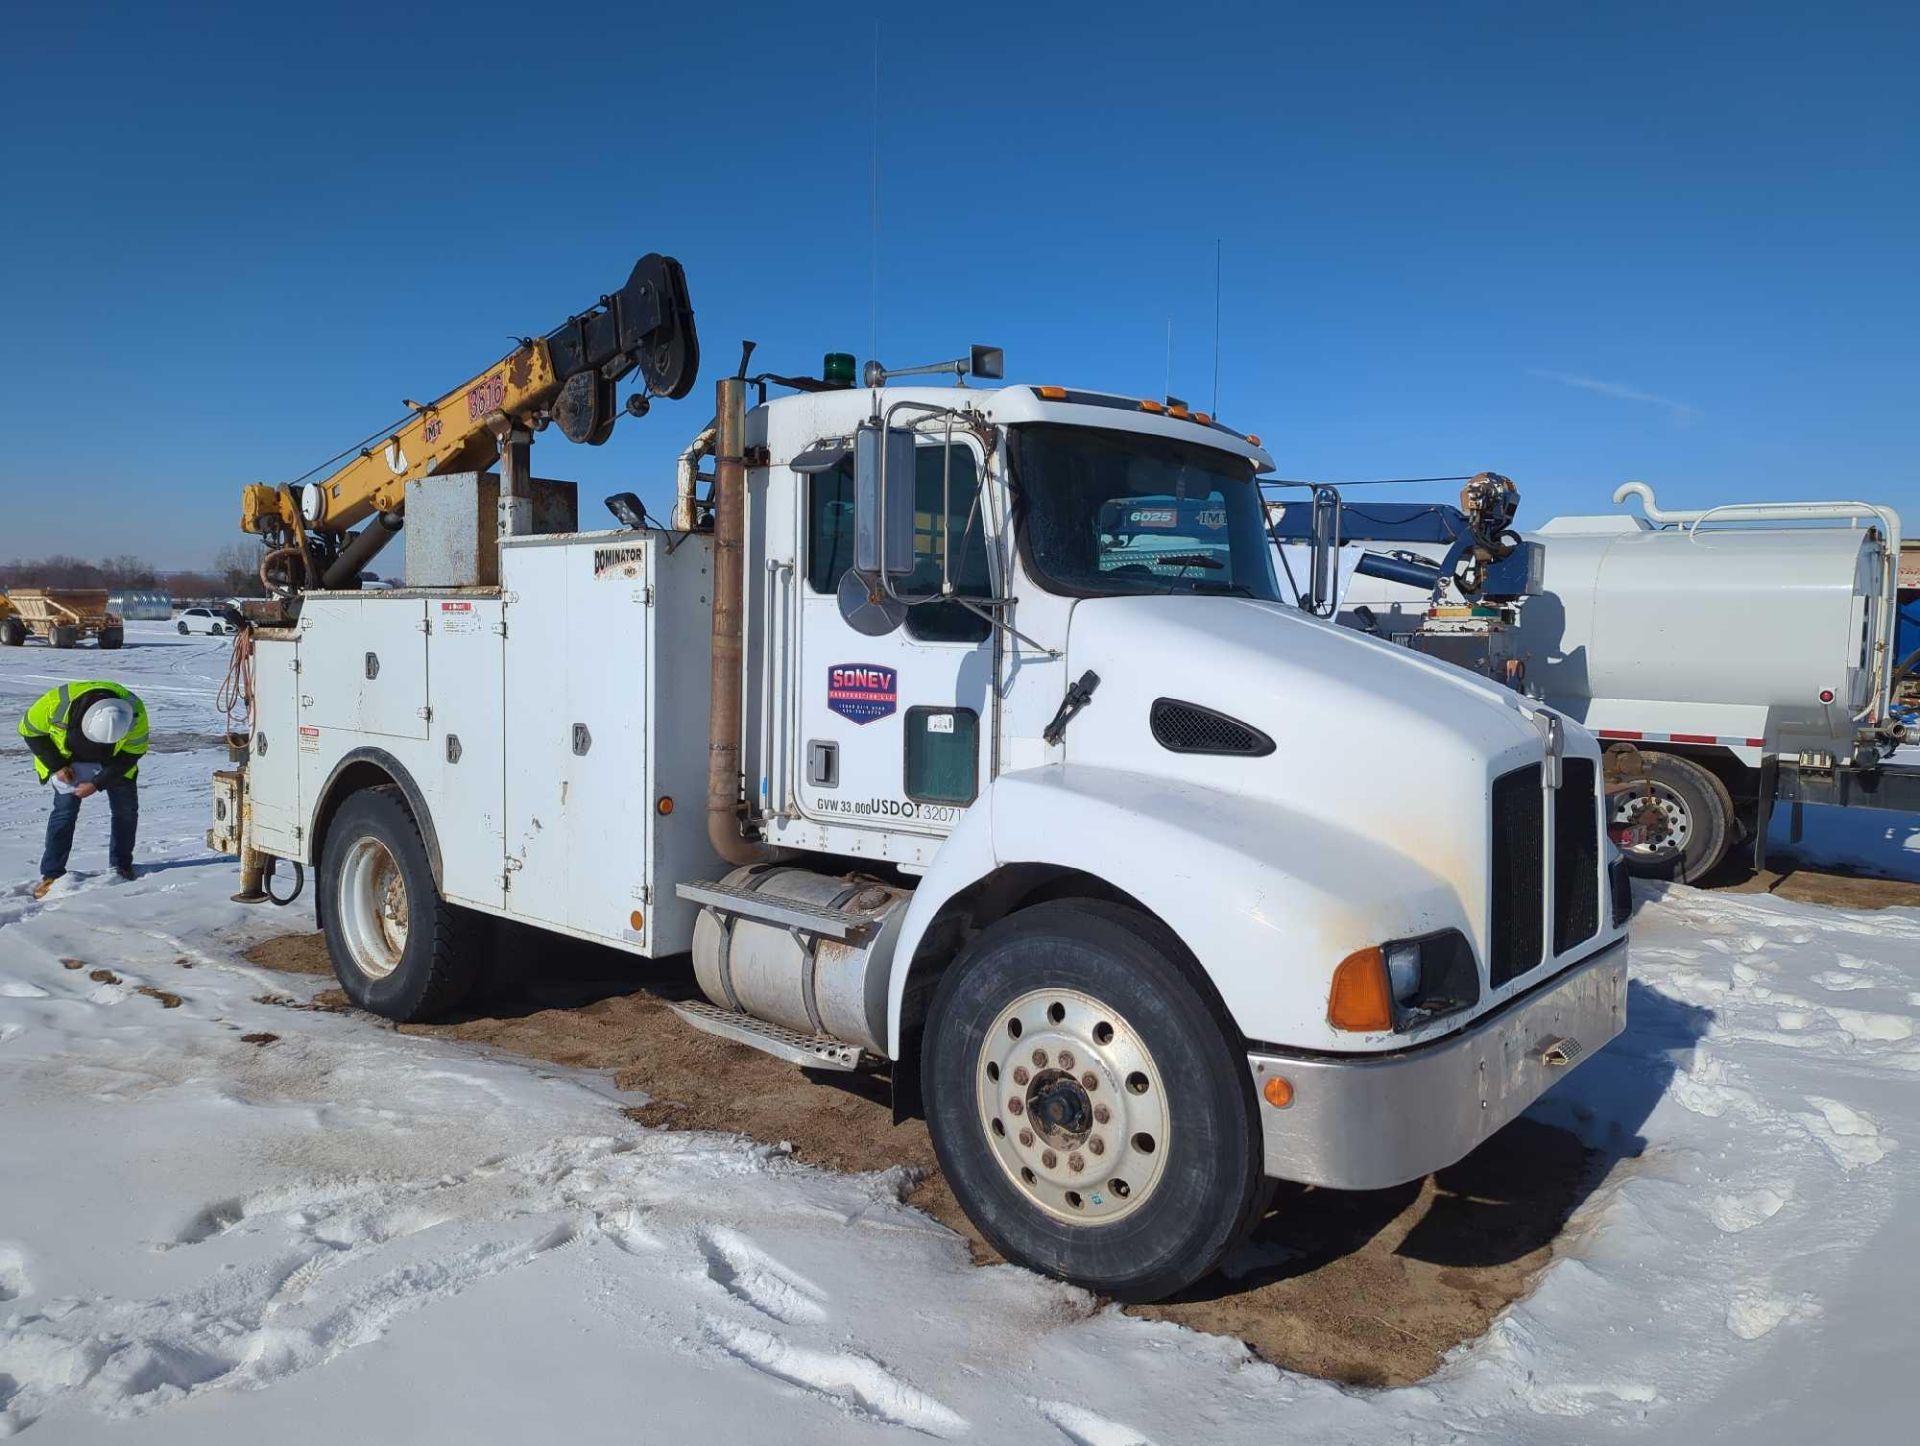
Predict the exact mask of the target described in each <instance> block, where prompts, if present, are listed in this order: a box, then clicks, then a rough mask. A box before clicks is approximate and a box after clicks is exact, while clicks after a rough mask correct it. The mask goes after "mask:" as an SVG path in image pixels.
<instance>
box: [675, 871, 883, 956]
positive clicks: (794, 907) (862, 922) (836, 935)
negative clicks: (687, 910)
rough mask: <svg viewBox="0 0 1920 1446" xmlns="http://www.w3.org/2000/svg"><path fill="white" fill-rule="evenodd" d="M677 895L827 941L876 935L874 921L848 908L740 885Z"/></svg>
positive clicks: (686, 888)
mask: <svg viewBox="0 0 1920 1446" xmlns="http://www.w3.org/2000/svg"><path fill="white" fill-rule="evenodd" d="M675 892H676V893H678V894H679V895H680V897H681V898H683V899H686V900H688V901H689V902H690V903H695V904H700V905H702V906H704V907H706V908H709V909H714V910H717V911H718V912H720V913H722V914H738V915H739V916H740V917H741V918H743V919H753V920H756V921H758V922H759V923H762V924H774V925H777V926H779V927H780V928H782V929H800V930H802V931H804V932H806V933H808V934H819V935H822V936H823V937H825V938H828V939H845V940H847V941H849V942H852V943H858V942H859V941H861V940H863V939H865V938H866V937H867V936H868V935H870V934H872V933H873V930H874V925H875V923H876V921H875V920H873V919H871V918H869V917H867V915H865V914H853V913H849V912H847V911H846V910H845V909H829V908H827V907H826V906H824V905H821V904H804V903H801V902H799V901H798V900H796V899H776V898H772V897H770V896H769V895H766V894H762V893H758V892H756V891H755V890H753V889H749V888H743V887H741V886H740V885H738V884H679V885H677V886H676V887H675Z"/></svg>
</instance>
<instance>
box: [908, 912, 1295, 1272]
mask: <svg viewBox="0 0 1920 1446" xmlns="http://www.w3.org/2000/svg"><path fill="white" fill-rule="evenodd" d="M1180 952H1181V946H1180V944H1179V941H1178V940H1177V939H1175V938H1174V937H1173V935H1172V934H1171V933H1169V932H1168V931H1167V930H1166V929H1164V928H1163V927H1161V926H1160V925H1159V924H1158V923H1156V921H1154V920H1153V919H1151V918H1148V917H1147V916H1145V915H1143V914H1141V913H1139V912H1137V911H1136V910H1132V909H1128V908H1124V907H1121V906H1119V905H1115V904H1108V903H1103V902H1095V901H1090V900H1061V901H1056V902H1051V903H1045V904H1039V905H1036V906H1034V907H1033V908H1030V909H1024V910H1021V911H1020V912H1019V913H1016V914H1013V915H1011V916H1009V917H1008V918H1006V919H1003V920H1001V921H1000V922H999V923H997V924H994V925H993V926H992V927H990V928H988V929H986V930H985V931H984V932H982V933H981V934H980V936H979V937H978V938H977V939H975V940H974V941H973V942H972V943H971V944H970V945H969V946H968V947H967V949H966V950H965V952H964V953H963V954H962V955H961V957H960V958H959V959H958V960H957V961H956V962H955V963H954V965H953V967H952V968H951V969H949V970H948V971H947V974H946V976H945V977H944V978H943V979H942V980H941V981H940V987H939V989H938V991H937V992H936V994H935V996H934V1001H933V1006H932V1009H931V1010H930V1012H929V1014H928V1018H927V1024H926V1032H925V1034H924V1036H923V1040H924V1044H923V1047H922V1054H921V1076H922V1090H923V1093H924V1096H925V1099H926V1102H927V1123H928V1127H929V1130H930V1132H931V1134H932V1137H933V1146H934V1151H935V1153H936V1154H937V1155H938V1156H939V1159H940V1167H941V1169H942V1170H943V1171H945V1173H946V1177H947V1182H948V1184H949V1185H951V1186H952V1187H953V1192H954V1195H955V1197H956V1198H957V1199H958V1200H959V1202H960V1206H961V1208H962V1209H963V1210H965V1211H966V1213H967V1217H968V1218H969V1219H970V1220H972V1221H973V1223H974V1224H975V1225H976V1226H977V1227H978V1228H979V1230H980V1233H981V1234H982V1235H984V1236H985V1237H986V1238H987V1240H988V1241H989V1242H990V1243H991V1244H992V1245H993V1246H994V1248H995V1249H997V1250H999V1251H1000V1252H1001V1253H1002V1254H1003V1255H1005V1256H1007V1257H1008V1258H1009V1259H1011V1260H1016V1261H1019V1262H1020V1263H1021V1264H1023V1265H1027V1266H1030V1267H1032V1268H1033V1269H1035V1270H1038V1271H1042V1272H1044V1273H1045V1274H1048V1275H1053V1276H1057V1277H1059V1278H1060V1279H1062V1280H1067V1281H1071V1282H1073V1283H1074V1284H1076V1285H1081V1286H1085V1287H1086V1288H1087V1289H1089V1290H1093V1291H1097V1292H1099V1293H1100V1294H1102V1295H1107V1296H1112V1297H1114V1298H1115V1299H1119V1300H1125V1301H1149V1300H1159V1299H1162V1298H1164V1297H1166V1296H1168V1295H1172V1294H1174V1293H1175V1292H1177V1291H1179V1290H1182V1289H1184V1288H1185V1287H1186V1286H1188V1285H1191V1284H1192V1283H1193V1282H1194V1281H1196V1280H1198V1279H1200V1278H1201V1277H1202V1276H1204V1275H1206V1274H1207V1273H1208V1272H1210V1271H1212V1270H1213V1269H1214V1268H1215V1267H1216V1266H1218V1265H1219V1263H1220V1260H1221V1258H1222V1257H1223V1256H1225V1254H1226V1253H1227V1251H1228V1249H1230V1248H1231V1247H1232V1245H1233V1244H1234V1242H1235V1241H1236V1240H1238V1239H1239V1238H1240V1236H1241V1235H1242V1234H1243V1233H1244V1232H1245V1230H1246V1229H1247V1227H1248V1226H1249V1225H1250V1224H1251V1223H1252V1221H1253V1217H1254V1215H1255V1211H1256V1205H1257V1203H1258V1200H1259V1199H1260V1197H1261V1183H1262V1182H1261V1142H1260V1132H1259V1124H1258V1120H1257V1117H1256V1115H1255V1106H1254V1100H1253V1089H1252V1082H1251V1077H1250V1076H1249V1075H1248V1073H1247V1070H1246V1061H1245V1059H1244V1057H1243V1056H1242V1055H1241V1053H1240V1052H1239V1048H1238V1045H1237V1043H1236V1042H1233V1041H1230V1039H1229V1038H1228V1029H1227V1028H1226V1027H1225V1026H1224V1025H1223V1023H1222V1021H1221V1020H1220V1019H1219V1017H1218V1016H1217V1014H1216V1012H1215V1010H1214V1009H1213V1008H1212V1007H1211V1006H1210V1005H1209V1004H1208V1002H1207V1001H1206V1000H1205V999H1203V998H1202V997H1201V994H1200V991H1199V990H1198V989H1197V988H1196V987H1195V986H1194V984H1193V983H1192V982H1191V980H1190V979H1189V977H1188V974H1187V971H1186V969H1185V968H1183V967H1182V964H1181V962H1180V960H1179V956H1180Z"/></svg>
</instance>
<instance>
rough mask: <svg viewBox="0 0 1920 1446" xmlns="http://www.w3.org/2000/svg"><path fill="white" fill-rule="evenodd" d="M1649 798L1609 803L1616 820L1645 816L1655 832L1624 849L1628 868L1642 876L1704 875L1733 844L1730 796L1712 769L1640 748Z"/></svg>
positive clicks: (1630, 796) (1627, 797) (1630, 797)
mask: <svg viewBox="0 0 1920 1446" xmlns="http://www.w3.org/2000/svg"><path fill="white" fill-rule="evenodd" d="M1641 756H1642V757H1643V758H1644V759H1645V760H1646V777H1647V782H1648V783H1649V784H1650V785H1651V786H1652V790H1653V798H1652V800H1651V801H1649V800H1648V799H1647V798H1646V797H1645V796H1644V795H1639V794H1625V795H1623V796H1622V798H1621V800H1620V801H1619V802H1618V803H1616V804H1615V805H1614V809H1613V819H1614V821H1615V822H1616V823H1628V822H1631V821H1633V819H1634V818H1635V817H1636V816H1640V815H1647V816H1649V821H1650V822H1651V823H1652V824H1653V825H1654V826H1655V828H1656V829H1657V830H1658V836H1657V837H1656V838H1655V839H1654V840H1653V841H1652V842H1651V843H1648V844H1643V845H1637V846H1635V847H1633V848H1629V849H1626V850H1623V852H1624V854H1625V857H1626V860H1627V871H1628V872H1629V873H1631V874H1633V875H1634V876H1635V877H1636V878H1642V879H1677V880H1679V881H1680V882H1682V883H1687V882H1690V881H1692V880H1694V879H1700V878H1704V877H1705V876H1706V875H1708V874H1710V873H1712V872H1713V871H1714V870H1715V869H1716V868H1718V867H1719V866H1720V863H1721V861H1722V860H1723V859H1725V858H1726V856H1727V850H1728V849H1729V848H1730V847H1731V846H1732V844H1733V818H1734V814H1733V797H1732V795H1731V794H1729V793H1728V792H1727V786H1726V785H1725V784H1724V783H1722V782H1721V781H1720V780H1719V779H1718V778H1717V777H1716V776H1714V774H1713V773H1711V772H1710V771H1709V770H1707V769H1705V768H1703V767H1701V766H1700V765H1699V764H1698V763H1695V762H1694V761H1693V760H1692V759H1691V758H1683V757H1681V756H1680V755H1679V754H1677V753H1658V752H1651V751H1647V750H1642V753H1641Z"/></svg>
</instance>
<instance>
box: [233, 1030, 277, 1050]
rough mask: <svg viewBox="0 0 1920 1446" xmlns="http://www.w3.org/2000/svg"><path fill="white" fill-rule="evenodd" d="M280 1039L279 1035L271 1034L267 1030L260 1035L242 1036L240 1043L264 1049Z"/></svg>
mask: <svg viewBox="0 0 1920 1446" xmlns="http://www.w3.org/2000/svg"><path fill="white" fill-rule="evenodd" d="M278 1038H280V1036H279V1035H277V1034H269V1033H267V1032H266V1031H265V1030H261V1031H260V1032H259V1033H258V1034H243V1035H241V1036H240V1042H241V1043H242V1044H251V1045H257V1046H258V1047H260V1048H262V1049H264V1048H266V1046H268V1045H270V1044H272V1043H273V1042H274V1041H275V1040H277V1039H278Z"/></svg>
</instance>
